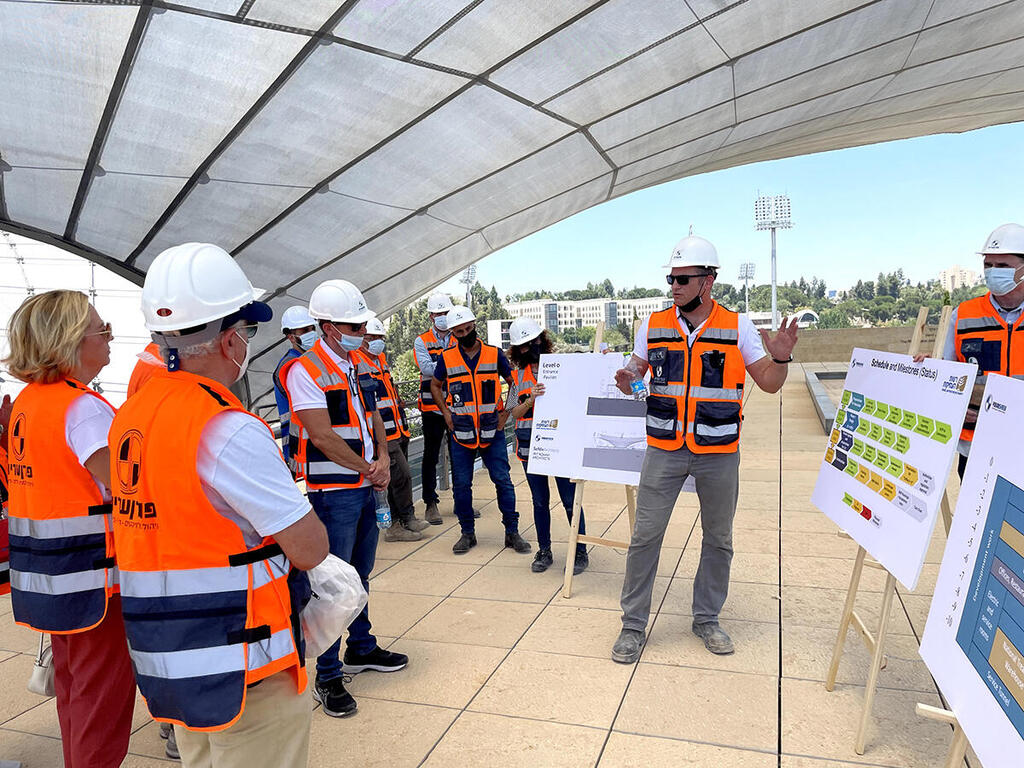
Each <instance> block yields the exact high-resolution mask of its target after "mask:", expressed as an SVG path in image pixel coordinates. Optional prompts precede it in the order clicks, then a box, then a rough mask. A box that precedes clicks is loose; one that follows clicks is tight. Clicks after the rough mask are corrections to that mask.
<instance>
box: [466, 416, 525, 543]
mask: <svg viewBox="0 0 1024 768" xmlns="http://www.w3.org/2000/svg"><path fill="white" fill-rule="evenodd" d="M451 446H452V484H453V486H454V488H453V489H452V496H454V497H455V516H456V517H457V518H459V525H460V526H461V527H462V532H463V533H473V531H475V530H476V528H475V526H474V525H473V459H475V458H476V454H477V452H479V453H480V458H481V459H482V460H483V462H484V466H485V467H487V474H489V475H490V476H491V482H492V483H494V487H495V488H496V489H497V491H498V509H500V510H501V522H502V524H503V525H504V526H505V532H506V533H517V532H518V531H519V512H518V510H516V490H515V487H514V486H513V485H512V478H511V477H510V476H509V469H508V447H507V446H506V445H505V433H504V432H503V431H501V430H499V431H498V434H497V436H496V437H495V438H494V440H493V441H492V442H491V444H490V445H487V446H483V447H480V448H466V447H465V446H462V445H459V443H457V442H456V441H455V440H452V441H451Z"/></svg>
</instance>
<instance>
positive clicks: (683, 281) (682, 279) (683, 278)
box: [665, 272, 715, 285]
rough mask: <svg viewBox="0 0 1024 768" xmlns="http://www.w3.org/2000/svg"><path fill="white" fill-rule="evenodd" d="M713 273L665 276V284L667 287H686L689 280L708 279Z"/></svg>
mask: <svg viewBox="0 0 1024 768" xmlns="http://www.w3.org/2000/svg"><path fill="white" fill-rule="evenodd" d="M713 274H715V273H714V272H701V273H700V274H699V275H665V282H666V283H668V284H669V285H672V283H679V284H680V285H687V284H688V283H689V282H690V281H691V280H700V279H701V278H702V277H710V276H711V275H713Z"/></svg>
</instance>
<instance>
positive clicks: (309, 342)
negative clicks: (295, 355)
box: [299, 331, 316, 351]
mask: <svg viewBox="0 0 1024 768" xmlns="http://www.w3.org/2000/svg"><path fill="white" fill-rule="evenodd" d="M314 344H316V331H309V332H307V333H304V334H302V335H301V336H299V346H300V347H302V348H303V349H305V350H307V351H308V350H310V349H312V348H313V345H314Z"/></svg>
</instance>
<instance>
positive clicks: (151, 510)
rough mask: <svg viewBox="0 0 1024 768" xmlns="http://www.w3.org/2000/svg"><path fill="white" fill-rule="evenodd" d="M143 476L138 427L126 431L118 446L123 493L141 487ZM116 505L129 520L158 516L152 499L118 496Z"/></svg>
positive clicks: (148, 518)
mask: <svg viewBox="0 0 1024 768" xmlns="http://www.w3.org/2000/svg"><path fill="white" fill-rule="evenodd" d="M141 477H142V433H141V432H139V431H138V430H137V429H132V430H129V431H128V432H125V434H124V436H123V437H122V438H121V442H120V443H119V444H118V446H117V482H118V486H119V488H120V490H121V493H122V494H125V495H128V496H130V495H132V494H134V493H135V492H136V491H137V490H138V489H139V479H140V478H141ZM114 506H115V507H116V508H117V513H118V514H119V515H124V516H125V517H127V518H128V519H129V520H134V519H136V518H138V519H147V520H151V519H153V518H155V517H156V504H154V503H153V502H151V501H147V502H141V501H135V500H134V499H124V498H120V497H116V498H115V499H114Z"/></svg>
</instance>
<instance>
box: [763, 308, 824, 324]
mask: <svg viewBox="0 0 1024 768" xmlns="http://www.w3.org/2000/svg"><path fill="white" fill-rule="evenodd" d="M748 316H749V317H750V322H752V323H753V324H754V327H755V328H768V329H771V327H772V313H771V312H749V313H748ZM784 316H785V313H783V312H780V313H779V321H780V322H781V320H782V318H783V317H784ZM789 317H792V318H796V327H797V328H809V327H810V326H812V325H817V324H818V313H817V312H815V311H814V310H813V309H797V310H794V311H793V312H790V313H789Z"/></svg>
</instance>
